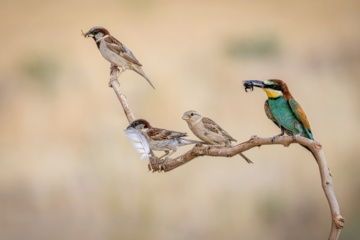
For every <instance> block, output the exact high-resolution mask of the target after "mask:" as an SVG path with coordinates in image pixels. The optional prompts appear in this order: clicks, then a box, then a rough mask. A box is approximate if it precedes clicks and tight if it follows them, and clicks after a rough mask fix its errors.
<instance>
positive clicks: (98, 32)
mask: <svg viewBox="0 0 360 240" xmlns="http://www.w3.org/2000/svg"><path fill="white" fill-rule="evenodd" d="M107 35H110V33H109V31H108V30H106V29H105V28H103V27H99V26H97V27H93V28H91V29H90V30H89V31H88V32H87V33H85V35H84V37H92V38H94V40H95V41H96V40H98V39H100V38H102V37H104V36H107Z"/></svg>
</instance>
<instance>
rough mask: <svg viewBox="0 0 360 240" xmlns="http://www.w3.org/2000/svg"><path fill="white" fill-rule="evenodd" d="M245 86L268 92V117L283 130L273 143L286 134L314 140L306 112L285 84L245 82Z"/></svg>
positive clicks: (276, 82)
mask: <svg viewBox="0 0 360 240" xmlns="http://www.w3.org/2000/svg"><path fill="white" fill-rule="evenodd" d="M244 86H245V90H247V89H249V88H250V89H253V87H259V88H262V89H263V90H264V91H265V92H266V94H267V96H268V100H266V101H265V106H264V108H265V113H266V116H267V117H268V118H269V119H270V120H271V121H273V122H274V123H275V124H276V125H277V126H278V127H279V128H280V129H281V133H280V134H279V135H276V136H274V137H273V139H272V142H273V141H274V140H275V138H276V137H280V136H283V135H284V132H286V134H288V135H290V136H293V137H294V139H296V137H297V136H303V137H306V138H309V139H311V140H314V138H313V135H312V133H311V129H310V123H309V121H308V120H307V117H306V115H305V112H304V110H303V109H302V108H301V106H300V104H299V103H298V102H297V101H295V99H294V97H293V96H292V95H291V93H290V91H289V89H288V87H287V85H286V83H285V82H283V81H281V80H277V79H270V80H267V81H264V82H262V81H257V80H251V81H244Z"/></svg>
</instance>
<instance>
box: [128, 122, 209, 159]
mask: <svg viewBox="0 0 360 240" xmlns="http://www.w3.org/2000/svg"><path fill="white" fill-rule="evenodd" d="M128 128H136V129H139V130H140V131H141V132H142V133H143V134H146V135H147V137H148V139H149V140H150V141H149V145H150V148H151V150H155V151H164V152H165V154H164V155H163V156H161V157H159V158H163V157H165V156H166V158H165V159H168V158H169V157H170V156H171V155H172V154H174V153H175V152H176V150H177V148H178V147H181V146H185V145H189V144H196V143H201V144H205V143H204V142H200V141H196V140H190V139H185V138H183V137H186V136H187V133H184V132H176V131H170V130H166V129H161V128H155V127H152V126H151V125H150V123H149V122H148V121H146V120H145V119H137V120H135V121H133V122H132V123H131V124H130V125H129V126H128ZM170 151H172V152H171V153H170Z"/></svg>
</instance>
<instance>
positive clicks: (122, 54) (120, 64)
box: [84, 26, 155, 89]
mask: <svg viewBox="0 0 360 240" xmlns="http://www.w3.org/2000/svg"><path fill="white" fill-rule="evenodd" d="M84 36H85V37H92V38H93V39H94V40H95V42H96V45H97V47H98V48H99V50H100V53H101V55H102V56H103V57H104V58H105V59H106V60H107V61H109V62H110V63H111V69H114V68H119V70H120V72H123V71H125V70H126V69H130V70H133V71H135V72H137V73H138V74H140V75H141V76H143V77H144V78H145V79H146V80H147V81H148V82H149V83H150V85H151V86H152V87H153V88H154V89H155V87H154V86H153V84H152V83H151V81H150V79H149V78H148V77H147V76H146V74H145V72H144V71H143V70H142V68H141V66H142V64H141V63H140V62H139V61H138V60H137V59H136V57H135V56H134V54H133V53H132V52H131V51H130V50H129V49H128V48H127V47H125V45H123V44H122V43H121V42H120V41H119V40H117V39H116V38H114V37H113V36H111V35H110V33H109V31H108V30H106V29H105V28H103V27H99V26H98V27H93V28H91V29H90V30H89V31H88V32H87V33H86V34H84ZM115 80H116V79H114V78H111V79H110V83H109V85H111V82H112V81H115Z"/></svg>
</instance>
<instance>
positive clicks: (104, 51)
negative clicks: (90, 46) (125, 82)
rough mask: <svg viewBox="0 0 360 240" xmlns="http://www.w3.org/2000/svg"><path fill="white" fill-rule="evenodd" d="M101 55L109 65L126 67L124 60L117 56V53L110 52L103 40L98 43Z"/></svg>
mask: <svg viewBox="0 0 360 240" xmlns="http://www.w3.org/2000/svg"><path fill="white" fill-rule="evenodd" d="M99 50H100V53H101V55H102V56H103V57H104V58H105V59H106V60H107V61H109V62H110V63H112V64H115V65H116V66H118V67H120V68H121V67H123V66H125V67H126V66H127V64H126V62H127V61H126V59H125V58H123V57H121V56H120V55H118V54H117V53H115V52H113V51H111V50H110V49H109V48H108V47H107V46H106V43H105V41H104V40H101V41H100V47H99Z"/></svg>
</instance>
